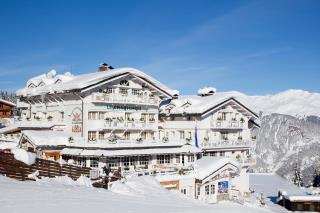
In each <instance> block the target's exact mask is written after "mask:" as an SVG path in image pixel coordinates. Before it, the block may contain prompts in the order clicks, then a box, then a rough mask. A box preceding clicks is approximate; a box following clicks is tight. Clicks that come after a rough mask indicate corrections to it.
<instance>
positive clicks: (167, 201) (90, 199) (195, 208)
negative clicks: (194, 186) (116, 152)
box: [0, 176, 269, 213]
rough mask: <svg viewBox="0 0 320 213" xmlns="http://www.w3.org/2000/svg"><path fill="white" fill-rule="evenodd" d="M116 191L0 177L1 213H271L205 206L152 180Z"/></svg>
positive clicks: (134, 182) (231, 206)
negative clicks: (167, 189) (163, 187)
mask: <svg viewBox="0 0 320 213" xmlns="http://www.w3.org/2000/svg"><path fill="white" fill-rule="evenodd" d="M113 191H114V192H112V191H107V190H104V189H96V188H89V187H86V186H79V184H72V183H71V182H69V181H63V179H62V180H61V179H60V180H57V181H54V180H50V181H49V180H48V181H45V180H43V181H39V182H19V181H15V180H12V179H9V178H6V177H3V176H0V212H6V213H11V212H24V213H37V212H39V213H40V212H41V213H42V212H46V213H56V212H65V211H68V212H77V213H82V212H83V213H87V212H139V213H147V212H148V213H150V212H152V213H160V212H161V213H164V212H166V213H169V212H172V213H175V212H184V213H187V212H190V213H191V212H192V213H195V212H197V213H201V212H223V213H229V212H230V213H231V212H237V213H242V212H243V213H251V212H252V213H253V212H258V213H259V212H269V211H268V210H264V209H259V208H252V207H247V206H242V205H239V204H235V203H231V202H226V203H221V204H217V205H207V204H203V203H200V202H197V201H193V200H190V199H187V198H185V197H184V196H183V195H182V194H180V193H174V192H170V191H166V190H164V189H162V188H161V187H160V186H159V185H158V184H157V183H156V181H155V179H154V178H151V177H143V178H138V177H136V178H132V179H131V180H129V181H128V184H122V183H118V184H116V185H115V186H114V190H113Z"/></svg>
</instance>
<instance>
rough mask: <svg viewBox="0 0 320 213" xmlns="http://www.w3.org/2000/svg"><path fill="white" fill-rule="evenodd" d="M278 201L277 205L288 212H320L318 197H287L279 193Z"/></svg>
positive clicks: (319, 199) (319, 198)
mask: <svg viewBox="0 0 320 213" xmlns="http://www.w3.org/2000/svg"><path fill="white" fill-rule="evenodd" d="M279 198H280V199H279ZM278 200H279V201H278V204H280V205H281V206H283V207H285V208H286V209H288V210H290V211H303V212H306V211H310V212H320V195H288V194H284V193H281V192H279V197H278Z"/></svg>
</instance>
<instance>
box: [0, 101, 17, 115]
mask: <svg viewBox="0 0 320 213" xmlns="http://www.w3.org/2000/svg"><path fill="white" fill-rule="evenodd" d="M15 106H16V105H15V104H14V103H12V102H10V101H6V100H3V99H0V118H11V117H12V116H13V113H12V109H13V108H14V107H15Z"/></svg>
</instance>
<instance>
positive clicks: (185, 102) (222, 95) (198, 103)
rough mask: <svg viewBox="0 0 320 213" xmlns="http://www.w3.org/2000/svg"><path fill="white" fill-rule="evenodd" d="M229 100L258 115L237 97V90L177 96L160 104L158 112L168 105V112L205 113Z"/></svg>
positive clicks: (163, 110) (162, 111)
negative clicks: (203, 94)
mask: <svg viewBox="0 0 320 213" xmlns="http://www.w3.org/2000/svg"><path fill="white" fill-rule="evenodd" d="M229 101H233V103H234V104H237V105H239V106H241V108H243V109H245V111H247V112H248V113H251V114H253V115H254V116H255V117H258V113H257V112H256V111H255V109H254V108H253V107H251V106H250V104H249V103H247V102H246V101H245V100H243V99H242V98H241V97H239V93H238V92H217V93H214V94H213V95H210V96H196V95H187V96H179V98H177V99H173V100H172V101H171V102H170V103H167V104H164V105H161V107H160V113H163V114H165V113H166V111H165V110H166V109H167V107H170V108H171V109H170V114H205V113H207V112H209V111H211V110H213V109H215V108H216V107H218V106H220V105H222V104H224V103H227V102H229Z"/></svg>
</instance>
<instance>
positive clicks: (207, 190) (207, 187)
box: [204, 185, 210, 195]
mask: <svg viewBox="0 0 320 213" xmlns="http://www.w3.org/2000/svg"><path fill="white" fill-rule="evenodd" d="M204 191H205V194H206V195H209V193H210V191H209V185H206V186H205V187H204Z"/></svg>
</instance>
